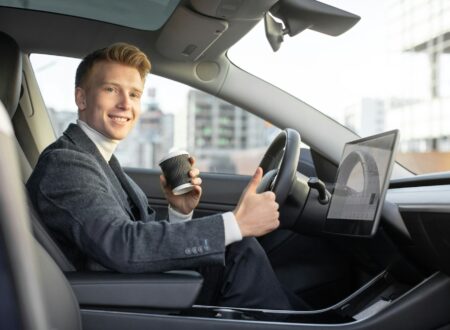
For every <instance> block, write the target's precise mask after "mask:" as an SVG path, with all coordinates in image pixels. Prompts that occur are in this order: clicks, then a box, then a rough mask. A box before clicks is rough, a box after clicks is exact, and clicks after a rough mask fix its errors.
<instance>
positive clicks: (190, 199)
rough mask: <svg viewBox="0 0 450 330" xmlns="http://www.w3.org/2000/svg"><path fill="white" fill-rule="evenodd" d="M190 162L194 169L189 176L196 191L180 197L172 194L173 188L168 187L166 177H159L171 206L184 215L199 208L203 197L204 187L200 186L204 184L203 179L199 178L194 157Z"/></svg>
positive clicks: (190, 158)
mask: <svg viewBox="0 0 450 330" xmlns="http://www.w3.org/2000/svg"><path fill="white" fill-rule="evenodd" d="M189 162H190V163H191V165H192V169H191V170H190V171H189V176H190V177H191V183H192V184H193V185H194V189H193V190H191V191H190V192H188V193H186V194H183V195H178V196H177V195H174V194H173V193H172V188H171V187H169V186H168V185H167V181H166V178H165V177H164V175H160V177H159V181H160V183H161V188H162V190H163V192H164V195H165V196H166V199H167V201H168V202H169V204H170V206H172V207H173V208H174V209H175V210H176V211H178V212H180V213H183V214H189V213H191V211H192V210H194V209H195V208H196V207H197V205H198V203H199V201H200V197H201V196H202V187H201V186H200V185H201V184H202V179H201V178H199V177H198V176H199V175H200V171H199V170H198V168H194V164H195V159H194V157H189Z"/></svg>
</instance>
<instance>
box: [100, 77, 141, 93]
mask: <svg viewBox="0 0 450 330" xmlns="http://www.w3.org/2000/svg"><path fill="white" fill-rule="evenodd" d="M100 85H101V86H104V85H113V86H117V87H122V85H121V84H118V83H115V82H113V81H107V80H105V81H102V82H101V83H100ZM131 89H132V90H133V91H135V92H139V93H141V94H142V93H143V92H144V91H143V89H142V88H139V87H133V86H132V87H131Z"/></svg>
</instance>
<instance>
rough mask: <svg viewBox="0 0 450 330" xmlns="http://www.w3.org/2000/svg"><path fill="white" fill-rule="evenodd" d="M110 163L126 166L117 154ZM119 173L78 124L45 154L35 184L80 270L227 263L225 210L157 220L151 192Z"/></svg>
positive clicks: (40, 208) (43, 211)
mask: <svg viewBox="0 0 450 330" xmlns="http://www.w3.org/2000/svg"><path fill="white" fill-rule="evenodd" d="M110 163H111V165H112V166H113V163H114V165H116V167H119V168H120V165H118V162H117V159H116V158H115V157H114V156H113V158H112V159H111V161H110ZM113 167H114V166H113ZM119 172H120V173H119ZM119 172H118V170H117V168H116V171H113V170H112V168H111V166H110V165H109V164H108V163H107V162H106V161H105V159H104V158H103V157H102V155H101V154H100V152H99V151H98V149H97V147H96V146H95V144H94V143H93V142H92V141H91V140H90V139H89V138H88V137H87V136H86V134H85V133H84V132H83V131H82V130H81V128H79V127H78V126H77V125H75V124H71V125H70V126H69V127H68V129H67V130H66V131H65V132H64V134H63V136H61V137H60V138H59V139H58V140H56V141H55V142H54V143H53V144H51V145H50V146H49V147H47V148H46V149H45V150H44V151H43V153H42V154H41V156H40V157H39V161H38V163H37V165H36V168H35V169H34V171H33V173H32V175H31V177H30V178H29V180H28V182H27V185H26V186H27V189H28V192H29V194H30V198H31V201H32V203H33V204H34V206H35V208H36V210H37V212H38V213H39V215H40V216H41V218H42V220H43V222H44V223H45V224H46V225H47V227H48V228H49V229H50V231H51V233H52V235H53V236H54V238H55V239H56V240H57V241H58V243H59V245H60V246H61V248H62V249H63V251H64V252H65V254H66V255H67V257H68V258H69V260H71V261H72V262H73V263H74V265H75V267H76V268H78V269H83V268H86V265H87V264H90V263H91V262H92V261H95V262H97V263H99V264H100V265H102V266H104V267H106V268H109V269H112V270H115V271H119V272H160V271H166V270H171V269H190V268H196V267H200V266H205V265H212V264H224V251H225V243H224V241H225V238H224V226H223V219H222V216H221V215H213V216H209V217H204V218H200V219H192V220H190V221H183V222H179V223H170V222H169V221H166V220H162V221H157V220H155V213H154V211H153V210H152V209H151V208H150V207H149V205H148V202H147V197H146V196H145V194H144V192H143V191H142V190H141V189H140V188H139V187H138V186H137V184H136V183H134V182H133V181H132V180H131V179H130V178H129V177H128V176H126V174H125V173H123V171H122V169H121V168H120V170H119ZM115 173H117V174H115ZM130 204H131V206H134V209H133V207H130Z"/></svg>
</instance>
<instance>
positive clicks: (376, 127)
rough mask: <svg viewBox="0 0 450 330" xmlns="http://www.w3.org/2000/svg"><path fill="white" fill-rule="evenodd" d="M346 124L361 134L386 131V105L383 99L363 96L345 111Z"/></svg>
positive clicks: (367, 134)
mask: <svg viewBox="0 0 450 330" xmlns="http://www.w3.org/2000/svg"><path fill="white" fill-rule="evenodd" d="M344 113H345V115H344V125H345V126H347V127H348V128H350V129H351V130H353V131H355V132H356V133H358V134H359V135H361V136H369V135H373V134H376V133H380V132H383V131H385V118H386V106H385V101H384V100H381V99H372V98H363V99H361V100H360V101H359V102H357V103H355V104H353V105H351V106H349V107H347V108H346V109H345V111H344Z"/></svg>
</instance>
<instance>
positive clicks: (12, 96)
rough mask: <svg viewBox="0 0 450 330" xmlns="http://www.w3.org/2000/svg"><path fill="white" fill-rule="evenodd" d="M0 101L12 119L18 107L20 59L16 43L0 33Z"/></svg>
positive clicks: (20, 77)
mask: <svg viewBox="0 0 450 330" xmlns="http://www.w3.org/2000/svg"><path fill="white" fill-rule="evenodd" d="M0 49H1V52H0V100H1V101H2V102H3V104H4V106H5V108H6V110H7V111H8V113H9V116H10V117H12V116H13V115H14V112H15V111H16V109H17V106H18V105H19V98H20V89H21V85H22V58H21V51H20V48H19V46H18V45H17V42H16V41H15V40H14V39H13V38H11V37H10V36H9V35H7V34H6V33H3V32H1V31H0Z"/></svg>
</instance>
